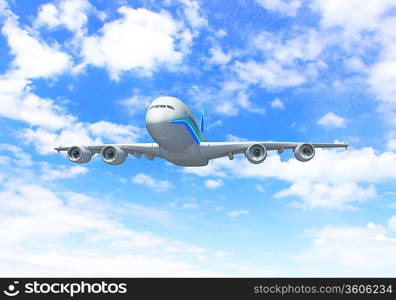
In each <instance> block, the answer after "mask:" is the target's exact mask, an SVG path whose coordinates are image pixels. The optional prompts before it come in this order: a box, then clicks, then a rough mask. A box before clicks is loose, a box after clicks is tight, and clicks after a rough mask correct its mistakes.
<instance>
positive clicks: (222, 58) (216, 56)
mask: <svg viewBox="0 0 396 300" xmlns="http://www.w3.org/2000/svg"><path fill="white" fill-rule="evenodd" d="M209 52H210V54H211V57H210V58H209V61H210V62H211V63H213V64H217V65H224V64H227V63H228V62H229V61H230V60H231V54H230V53H224V52H223V50H222V49H221V48H220V46H215V47H212V48H210V50H209Z"/></svg>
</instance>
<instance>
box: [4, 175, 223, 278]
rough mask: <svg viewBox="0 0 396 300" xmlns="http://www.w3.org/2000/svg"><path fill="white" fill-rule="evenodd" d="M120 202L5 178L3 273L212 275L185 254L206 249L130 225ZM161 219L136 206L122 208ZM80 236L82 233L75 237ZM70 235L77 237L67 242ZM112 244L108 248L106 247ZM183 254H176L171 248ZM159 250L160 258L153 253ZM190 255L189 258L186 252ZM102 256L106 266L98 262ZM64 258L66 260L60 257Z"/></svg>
mask: <svg viewBox="0 0 396 300" xmlns="http://www.w3.org/2000/svg"><path fill="white" fill-rule="evenodd" d="M118 210H119V206H117V207H112V206H108V205H106V204H105V202H103V201H101V200H98V199H94V198H91V197H88V196H86V195H83V194H79V193H74V192H68V191H63V192H54V191H52V190H50V189H48V188H44V187H43V186H40V185H36V184H29V183H27V182H24V179H22V181H21V180H13V179H10V180H8V181H7V182H6V184H5V185H4V189H2V191H1V192H0V214H1V215H2V216H4V217H2V218H1V220H0V225H1V229H0V257H1V260H2V270H1V272H2V275H3V276H6V275H10V276H11V274H13V275H14V274H24V275H28V274H30V275H31V276H32V275H35V276H37V274H39V275H44V274H45V275H51V276H53V275H58V276H61V275H63V276H73V275H74V276H84V275H85V276H102V275H103V276H104V275H106V274H107V275H108V274H112V275H113V276H117V275H118V276H121V275H124V276H133V275H135V276H172V275H173V276H203V275H210V274H212V276H214V274H216V273H214V272H212V271H209V270H205V269H201V268H199V267H197V266H196V265H195V264H194V263H190V262H187V261H188V260H191V259H192V260H193V261H194V260H195V261H197V259H198V256H202V255H203V254H204V253H206V252H207V250H206V249H203V248H200V247H197V246H194V245H189V244H186V243H184V242H181V241H177V240H168V239H165V238H162V237H159V236H156V235H154V234H152V233H150V232H139V231H134V230H132V229H130V228H128V227H126V226H124V224H123V223H121V222H120V221H118V217H119V216H120V213H119V212H118ZM134 212H135V216H136V212H137V214H138V215H139V216H141V217H147V216H143V215H142V214H143V212H144V213H148V214H149V215H150V216H149V218H152V219H156V220H159V219H161V220H164V215H161V213H158V211H155V210H151V209H142V207H141V206H139V207H136V206H133V205H132V206H131V207H129V208H127V209H126V210H123V211H122V212H121V213H122V214H131V215H134ZM80 238H81V239H80ZM70 239H72V240H74V241H75V239H80V240H81V242H79V243H77V244H76V243H72V244H70ZM109 249H111V251H109ZM108 253H111V255H109V254H108ZM175 253H178V254H179V255H183V257H185V259H186V260H182V259H179V258H178V259H176V258H175V256H174V254H175ZM158 256H160V257H161V258H160V259H158ZM188 256H190V258H189V257H188ZM100 261H101V262H102V263H103V261H107V263H109V265H111V268H110V267H109V268H103V266H101V267H99V265H100V264H99V263H98V262H100ZM65 262H67V263H65Z"/></svg>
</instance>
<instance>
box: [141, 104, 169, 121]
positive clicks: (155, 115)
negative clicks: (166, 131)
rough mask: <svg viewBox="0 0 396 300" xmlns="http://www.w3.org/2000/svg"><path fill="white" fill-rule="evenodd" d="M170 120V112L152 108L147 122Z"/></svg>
mask: <svg viewBox="0 0 396 300" xmlns="http://www.w3.org/2000/svg"><path fill="white" fill-rule="evenodd" d="M168 121H169V116H168V114H166V113H164V111H162V110H158V109H155V108H154V109H150V110H149V111H148V112H147V114H146V123H150V124H158V123H164V122H168Z"/></svg>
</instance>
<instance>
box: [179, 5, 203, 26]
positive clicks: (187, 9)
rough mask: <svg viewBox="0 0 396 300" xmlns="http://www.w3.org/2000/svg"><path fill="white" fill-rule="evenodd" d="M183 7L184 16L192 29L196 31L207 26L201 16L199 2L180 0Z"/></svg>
mask: <svg viewBox="0 0 396 300" xmlns="http://www.w3.org/2000/svg"><path fill="white" fill-rule="evenodd" d="M180 2H181V3H182V4H183V5H184V15H185V17H186V18H187V20H188V23H189V24H190V25H191V27H192V28H194V29H198V28H200V27H204V26H207V25H208V21H207V20H206V19H205V18H204V17H203V16H202V14H201V11H200V7H199V1H194V0H180Z"/></svg>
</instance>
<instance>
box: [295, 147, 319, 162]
mask: <svg viewBox="0 0 396 300" xmlns="http://www.w3.org/2000/svg"><path fill="white" fill-rule="evenodd" d="M314 156H315V147H314V146H312V145H311V144H300V145H298V146H297V147H296V148H295V149H294V157H295V158H296V159H297V160H299V161H304V162H305V161H308V160H311V159H312V158H313V157H314Z"/></svg>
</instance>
